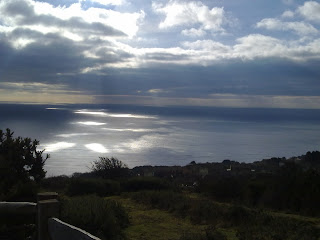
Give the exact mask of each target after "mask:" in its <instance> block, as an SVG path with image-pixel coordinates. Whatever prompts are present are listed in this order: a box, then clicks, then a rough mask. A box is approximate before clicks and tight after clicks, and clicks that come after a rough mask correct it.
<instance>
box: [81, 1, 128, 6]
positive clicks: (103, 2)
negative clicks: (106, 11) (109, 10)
mask: <svg viewBox="0 0 320 240" xmlns="http://www.w3.org/2000/svg"><path fill="white" fill-rule="evenodd" d="M82 1H85V0H82ZM90 1H92V2H96V3H99V4H102V5H106V6H108V5H113V6H118V5H123V4H125V3H126V1H125V0H90Z"/></svg>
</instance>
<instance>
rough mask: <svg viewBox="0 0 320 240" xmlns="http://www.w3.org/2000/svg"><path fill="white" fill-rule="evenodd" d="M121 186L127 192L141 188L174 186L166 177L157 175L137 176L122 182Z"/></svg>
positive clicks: (151, 188)
mask: <svg viewBox="0 0 320 240" xmlns="http://www.w3.org/2000/svg"><path fill="white" fill-rule="evenodd" d="M121 187H122V189H123V191H126V192H137V191H141V190H165V189H166V190H168V189H171V188H172V186H171V185H170V183H169V182H168V181H166V180H164V179H160V178H156V177H135V178H131V179H128V180H127V181H124V182H122V184H121Z"/></svg>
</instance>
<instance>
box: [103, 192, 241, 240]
mask: <svg viewBox="0 0 320 240" xmlns="http://www.w3.org/2000/svg"><path fill="white" fill-rule="evenodd" d="M110 198H111V199H114V200H116V201H118V202H120V203H121V204H122V206H123V207H124V208H125V209H126V210H127V212H128V214H129V220H130V225H129V227H128V228H127V229H126V230H125V234H126V236H127V238H128V240H179V239H180V238H181V237H182V236H183V235H194V236H199V235H200V234H204V232H205V230H206V228H207V227H208V226H207V225H195V224H192V223H191V221H190V220H189V219H188V218H179V217H176V216H174V215H173V214H171V213H169V212H167V211H164V210H159V209H152V208H150V207H148V206H146V205H142V204H138V203H136V202H135V201H133V200H131V199H129V198H124V197H122V196H114V197H109V198H108V199H110ZM218 230H219V231H220V232H221V233H223V234H224V235H225V236H226V237H227V239H228V240H238V239H237V238H236V233H235V231H233V230H230V229H218Z"/></svg>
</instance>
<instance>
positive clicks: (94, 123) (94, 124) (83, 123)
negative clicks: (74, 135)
mask: <svg viewBox="0 0 320 240" xmlns="http://www.w3.org/2000/svg"><path fill="white" fill-rule="evenodd" d="M77 123H78V124H82V125H88V126H101V125H106V123H102V122H90V121H88V122H77Z"/></svg>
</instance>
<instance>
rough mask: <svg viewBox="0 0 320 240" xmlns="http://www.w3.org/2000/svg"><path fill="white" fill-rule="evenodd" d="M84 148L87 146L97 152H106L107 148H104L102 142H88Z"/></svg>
mask: <svg viewBox="0 0 320 240" xmlns="http://www.w3.org/2000/svg"><path fill="white" fill-rule="evenodd" d="M84 146H85V147H86V148H88V149H89V150H91V151H94V152H98V153H108V152H109V150H108V149H106V148H105V147H104V146H103V145H102V144H100V143H90V144H85V145H84Z"/></svg>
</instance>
